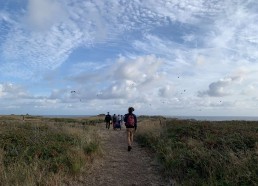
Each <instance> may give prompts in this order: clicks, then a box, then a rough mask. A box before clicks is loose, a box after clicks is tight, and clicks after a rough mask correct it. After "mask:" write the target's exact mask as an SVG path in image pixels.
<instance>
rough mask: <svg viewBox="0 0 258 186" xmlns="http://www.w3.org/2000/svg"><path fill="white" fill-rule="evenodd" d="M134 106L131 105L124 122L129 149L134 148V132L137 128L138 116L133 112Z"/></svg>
mask: <svg viewBox="0 0 258 186" xmlns="http://www.w3.org/2000/svg"><path fill="white" fill-rule="evenodd" d="M133 111H134V108H133V107H129V108H128V113H127V114H125V116H124V122H125V126H126V134H127V143H128V151H130V150H131V149H132V143H133V134H134V132H135V131H136V130H137V117H136V115H135V114H133Z"/></svg>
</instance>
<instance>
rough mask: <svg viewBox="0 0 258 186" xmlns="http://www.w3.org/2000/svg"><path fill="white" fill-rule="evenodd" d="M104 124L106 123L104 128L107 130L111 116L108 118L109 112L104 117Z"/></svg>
mask: <svg viewBox="0 0 258 186" xmlns="http://www.w3.org/2000/svg"><path fill="white" fill-rule="evenodd" d="M105 122H106V128H107V129H109V127H110V122H111V116H110V114H109V112H108V113H107V115H106V116H105Z"/></svg>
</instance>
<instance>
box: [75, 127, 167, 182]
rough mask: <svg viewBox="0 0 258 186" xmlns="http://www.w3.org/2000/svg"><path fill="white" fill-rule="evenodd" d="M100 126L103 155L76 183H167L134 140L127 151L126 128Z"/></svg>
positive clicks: (153, 162) (155, 165)
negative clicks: (79, 181)
mask: <svg viewBox="0 0 258 186" xmlns="http://www.w3.org/2000/svg"><path fill="white" fill-rule="evenodd" d="M98 127H99V132H100V134H101V137H102V139H103V141H102V143H103V144H102V145H103V151H104V152H103V153H104V156H103V157H102V158H101V159H100V160H98V162H97V163H96V165H95V163H94V166H93V167H92V169H91V171H90V176H88V177H87V178H86V180H85V179H84V180H83V181H82V182H81V183H80V184H79V183H78V184H79V185H90V186H95V185H96V186H101V185H103V186H104V185H105V186H118V185H119V186H124V185H125V186H129V185H130V186H133V185H134V186H144V185H146V186H151V185H155V186H156V185H166V184H165V183H164V181H163V180H162V178H161V176H160V173H159V170H158V168H159V167H158V165H157V164H156V163H155V161H153V159H152V158H151V157H150V156H149V155H148V153H147V152H146V150H145V149H143V148H141V147H140V146H139V145H138V144H137V143H135V142H134V144H133V149H132V150H131V151H130V152H128V151H127V143H126V133H125V127H124V128H122V130H113V129H111V128H110V129H109V130H108V129H106V128H105V126H104V124H101V125H100V126H98Z"/></svg>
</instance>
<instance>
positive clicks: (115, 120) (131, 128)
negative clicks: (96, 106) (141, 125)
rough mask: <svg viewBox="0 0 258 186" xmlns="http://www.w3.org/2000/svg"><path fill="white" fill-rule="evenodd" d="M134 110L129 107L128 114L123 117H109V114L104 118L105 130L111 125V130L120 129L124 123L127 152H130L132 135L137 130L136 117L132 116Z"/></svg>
mask: <svg viewBox="0 0 258 186" xmlns="http://www.w3.org/2000/svg"><path fill="white" fill-rule="evenodd" d="M133 111H134V108H133V107H129V108H128V113H127V114H125V115H124V116H123V115H120V114H119V115H116V114H114V115H113V116H111V115H110V114H109V112H108V113H107V115H106V116H105V122H106V128H107V129H109V128H110V125H111V124H112V125H113V129H114V130H116V129H118V128H119V129H120V130H121V127H122V124H123V122H124V124H125V127H126V136H127V143H128V149H127V150H128V151H131V150H132V143H133V134H134V132H135V131H136V130H137V117H136V115H135V114H133Z"/></svg>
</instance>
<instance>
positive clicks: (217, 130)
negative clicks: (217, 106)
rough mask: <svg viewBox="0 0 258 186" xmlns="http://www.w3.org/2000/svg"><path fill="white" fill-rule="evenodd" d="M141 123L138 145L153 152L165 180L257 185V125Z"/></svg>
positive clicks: (185, 121) (186, 121) (254, 123)
mask: <svg viewBox="0 0 258 186" xmlns="http://www.w3.org/2000/svg"><path fill="white" fill-rule="evenodd" d="M160 121H161V120H160V119H157V120H156V121H147V120H146V121H143V122H142V123H140V124H139V131H138V138H137V139H138V141H139V142H140V143H141V145H142V146H147V147H149V148H150V149H152V150H153V151H154V152H155V153H156V155H157V158H158V159H159V161H160V162H161V164H162V166H163V168H164V173H165V175H166V177H167V178H170V179H173V180H174V181H175V182H176V183H177V184H179V185H180V184H182V185H255V184H257V183H258V177H257V175H258V166H257V165H258V131H257V129H258V123H257V122H246V121H229V122H207V121H203V122H201V121H194V120H167V121H166V120H162V122H161V123H160Z"/></svg>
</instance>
